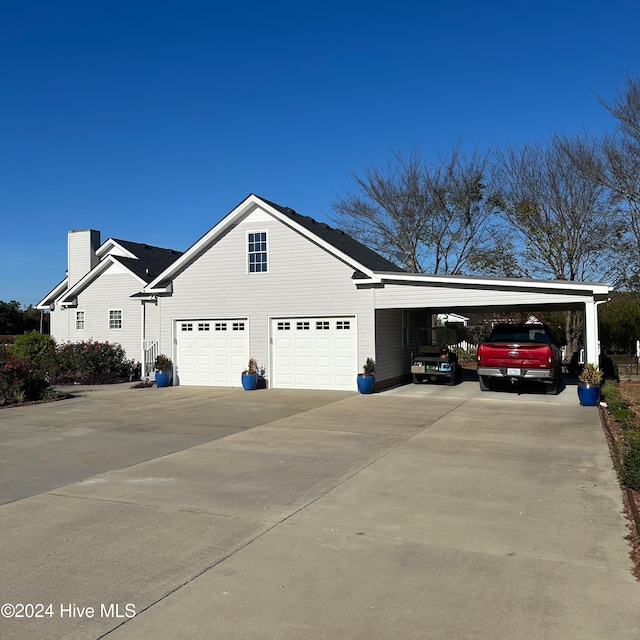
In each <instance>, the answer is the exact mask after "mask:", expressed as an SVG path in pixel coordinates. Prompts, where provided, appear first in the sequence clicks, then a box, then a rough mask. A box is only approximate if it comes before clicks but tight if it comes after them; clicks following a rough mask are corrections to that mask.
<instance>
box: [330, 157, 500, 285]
mask: <svg viewBox="0 0 640 640" xmlns="http://www.w3.org/2000/svg"><path fill="white" fill-rule="evenodd" d="M487 169H488V162H487V156H481V155H479V154H477V153H474V154H473V155H472V156H471V157H468V158H467V157H465V156H463V154H462V152H461V151H460V147H459V145H458V146H456V147H454V148H453V149H452V152H451V154H450V156H449V157H448V158H444V159H441V160H440V161H439V162H437V163H435V164H429V163H427V162H425V161H424V160H423V159H422V157H421V156H420V154H419V153H417V152H413V153H412V154H411V155H410V156H409V157H408V158H403V157H402V156H401V155H400V154H399V153H394V154H393V158H392V160H391V161H390V162H389V163H388V166H387V167H386V169H384V170H383V169H379V168H376V167H368V168H365V170H364V172H363V174H362V175H356V174H352V175H351V177H352V178H353V180H354V182H355V185H356V190H355V191H354V192H352V193H347V194H346V195H344V196H342V197H341V198H339V199H338V200H337V201H336V202H335V203H334V204H333V205H332V208H333V211H334V214H335V215H334V216H333V220H334V222H335V223H336V224H337V225H338V226H340V227H341V228H343V229H344V230H345V231H348V232H349V233H351V234H352V235H354V236H356V237H358V238H360V239H361V240H362V241H363V242H365V243H366V244H368V245H369V246H371V247H372V248H374V249H376V250H377V251H378V252H379V253H381V254H382V255H385V256H386V257H388V258H389V259H391V260H394V261H396V262H398V261H402V262H404V263H405V266H407V268H408V269H409V270H411V271H414V272H416V273H427V272H428V273H434V274H438V273H450V274H460V273H463V272H465V271H467V270H469V269H472V268H473V264H474V263H473V257H474V255H475V254H476V253H477V252H480V251H483V250H487V249H488V248H489V246H490V244H491V243H492V242H493V240H494V236H493V234H491V233H488V228H489V227H490V225H491V223H492V220H493V219H494V204H493V202H492V200H491V199H490V198H488V197H487V195H486V192H487V187H486V183H485V180H486V174H487ZM399 255H402V260H399V257H398V256H399ZM405 256H406V258H405Z"/></svg>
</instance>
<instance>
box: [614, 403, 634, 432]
mask: <svg viewBox="0 0 640 640" xmlns="http://www.w3.org/2000/svg"><path fill="white" fill-rule="evenodd" d="M609 408H611V407H609ZM612 413H613V417H614V418H615V419H616V420H617V421H618V422H619V423H620V424H621V425H622V426H623V427H624V426H625V425H627V424H629V423H631V422H634V421H635V419H636V414H635V411H633V410H632V409H627V408H619V409H615V410H614V411H613V412H612Z"/></svg>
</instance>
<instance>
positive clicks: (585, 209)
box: [332, 75, 640, 348]
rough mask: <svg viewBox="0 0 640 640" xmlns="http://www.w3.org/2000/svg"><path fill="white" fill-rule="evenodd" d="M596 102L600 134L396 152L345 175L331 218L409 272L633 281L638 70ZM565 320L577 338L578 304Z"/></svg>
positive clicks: (639, 148)
mask: <svg viewBox="0 0 640 640" xmlns="http://www.w3.org/2000/svg"><path fill="white" fill-rule="evenodd" d="M599 101H600V103H601V104H602V106H603V107H604V108H605V109H607V110H608V111H609V113H610V114H611V115H612V116H613V118H612V120H613V123H614V130H613V132H612V133H607V134H605V135H603V136H592V135H591V134H589V133H583V134H580V135H576V136H568V135H563V134H560V133H557V134H554V135H552V136H551V137H550V139H549V140H548V141H546V142H535V143H534V142H527V143H524V144H521V145H513V144H508V145H504V146H502V147H499V148H495V149H489V150H487V151H485V152H478V151H475V152H473V153H471V154H467V153H465V152H463V150H462V145H461V144H457V145H455V146H454V147H453V148H452V150H451V151H450V153H448V154H447V155H445V156H443V157H440V158H437V159H435V160H427V159H425V158H424V157H423V156H422V154H421V153H420V152H418V151H414V152H412V153H411V154H409V155H408V156H403V155H402V154H400V153H398V152H394V153H392V156H391V159H390V161H389V162H388V163H387V165H386V166H385V167H373V166H370V167H367V168H365V169H364V170H363V171H362V172H361V173H359V174H357V173H353V174H352V176H351V177H352V179H353V182H354V186H353V188H351V189H350V190H347V191H346V192H345V194H344V195H342V196H341V197H339V198H338V199H337V200H336V201H335V202H334V203H333V204H332V210H333V216H332V219H333V221H334V222H335V223H336V224H337V225H338V226H340V227H341V228H342V229H344V230H345V231H347V232H349V233H351V234H352V235H354V236H356V237H358V238H359V239H360V240H362V241H363V242H364V243H365V244H368V245H369V246H371V247H372V248H374V249H376V250H377V251H378V252H379V253H381V254H382V255H385V256H386V257H387V258H389V259H390V260H392V261H394V262H396V263H399V264H402V265H403V266H404V267H405V268H407V269H408V270H410V271H413V272H416V273H431V274H454V275H488V276H495V277H511V278H542V279H553V280H568V281H574V280H575V281H598V282H608V283H610V284H612V285H613V286H614V287H615V289H616V290H617V291H626V292H629V291H637V290H640V78H634V77H631V76H629V75H625V77H624V87H623V88H622V89H621V90H619V92H618V94H617V95H616V97H615V98H614V99H613V101H611V102H605V101H604V100H602V99H599ZM627 302H629V301H628V300H627ZM632 304H637V301H635V302H633V303H632ZM606 307H607V305H604V306H603V307H601V309H600V311H601V313H603V310H604V309H605V308H606ZM562 325H563V333H564V337H565V339H566V341H567V343H568V345H569V347H570V348H575V347H576V346H577V344H578V342H579V340H580V338H581V333H582V316H581V314H577V313H576V312H566V313H565V314H564V319H563V322H562ZM639 329H640V327H639ZM636 335H638V334H637V333H636ZM614 342H616V344H622V342H625V343H626V342H627V338H624V340H622V338H621V337H620V336H618V338H616V339H615V341H614Z"/></svg>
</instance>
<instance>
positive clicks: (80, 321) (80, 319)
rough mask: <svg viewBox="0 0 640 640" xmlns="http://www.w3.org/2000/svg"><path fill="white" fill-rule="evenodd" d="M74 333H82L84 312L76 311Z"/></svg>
mask: <svg viewBox="0 0 640 640" xmlns="http://www.w3.org/2000/svg"><path fill="white" fill-rule="evenodd" d="M76 331H84V311H76Z"/></svg>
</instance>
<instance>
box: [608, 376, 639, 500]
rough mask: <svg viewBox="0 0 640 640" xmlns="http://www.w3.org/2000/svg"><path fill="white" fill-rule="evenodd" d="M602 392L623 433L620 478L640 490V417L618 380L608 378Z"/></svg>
mask: <svg viewBox="0 0 640 640" xmlns="http://www.w3.org/2000/svg"><path fill="white" fill-rule="evenodd" d="M602 394H603V396H604V399H605V401H606V403H607V409H608V410H609V412H610V414H611V416H612V417H613V419H614V420H615V421H616V422H617V423H618V425H619V426H620V430H621V433H622V437H621V439H620V441H619V443H618V446H619V448H620V451H619V455H620V464H619V468H618V473H619V474H620V479H621V480H622V482H624V483H625V484H626V485H627V486H628V487H630V488H631V489H634V490H635V491H640V417H638V415H637V414H636V412H635V411H633V409H631V407H630V406H629V403H628V402H627V401H626V400H625V399H624V398H623V397H622V394H621V393H620V387H619V385H618V383H617V382H614V381H612V380H607V381H606V382H605V383H604V385H603V387H602Z"/></svg>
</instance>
